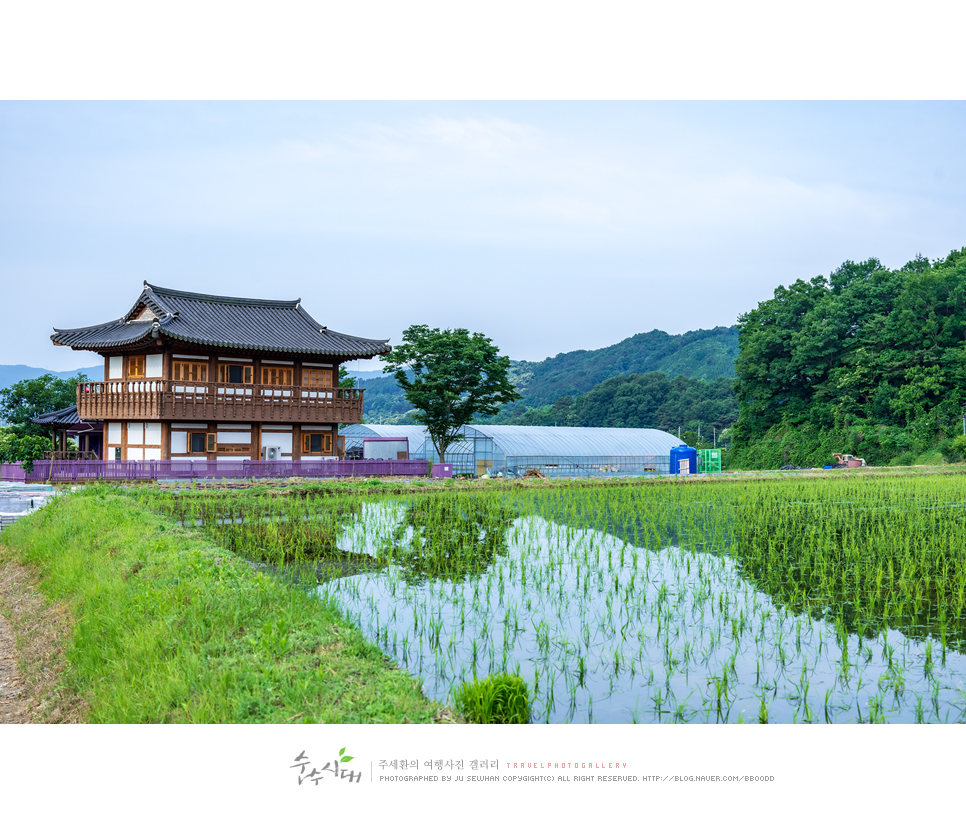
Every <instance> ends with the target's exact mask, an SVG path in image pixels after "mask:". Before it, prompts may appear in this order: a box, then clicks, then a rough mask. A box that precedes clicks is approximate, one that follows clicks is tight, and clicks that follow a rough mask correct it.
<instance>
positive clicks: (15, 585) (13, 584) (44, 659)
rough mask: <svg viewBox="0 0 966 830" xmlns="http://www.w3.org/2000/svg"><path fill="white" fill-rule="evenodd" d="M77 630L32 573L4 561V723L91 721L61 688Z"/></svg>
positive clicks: (0, 639)
mask: <svg viewBox="0 0 966 830" xmlns="http://www.w3.org/2000/svg"><path fill="white" fill-rule="evenodd" d="M0 553H2V549H0ZM72 628H73V625H72V621H71V619H70V615H69V613H68V612H67V610H66V609H65V608H64V607H61V606H47V604H46V603H45V602H44V598H43V596H42V595H41V594H40V592H39V591H38V590H37V589H36V585H35V583H34V581H33V579H32V578H31V575H30V572H29V571H28V570H27V569H26V568H23V567H21V566H20V565H16V564H14V563H12V562H9V561H3V560H2V558H0V724H3V723H81V722H83V721H84V720H85V717H84V713H85V706H84V702H83V701H81V700H79V699H76V698H72V697H70V696H69V695H68V694H67V693H66V691H65V690H64V689H63V688H62V686H61V683H60V675H61V673H62V672H63V670H64V665H65V661H64V649H65V647H66V645H67V643H68V642H69V640H70V634H71V630H72ZM18 635H19V638H18ZM18 639H19V644H18V642H17V641H18Z"/></svg>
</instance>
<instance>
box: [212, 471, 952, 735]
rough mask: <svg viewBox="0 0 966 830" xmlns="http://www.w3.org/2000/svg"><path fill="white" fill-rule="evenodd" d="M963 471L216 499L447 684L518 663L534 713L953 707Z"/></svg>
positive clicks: (589, 715) (251, 538)
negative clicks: (304, 561) (227, 502)
mask: <svg viewBox="0 0 966 830" xmlns="http://www.w3.org/2000/svg"><path fill="white" fill-rule="evenodd" d="M964 489H966V488H964V486H963V484H962V483H961V482H960V480H959V478H958V477H955V478H953V477H943V478H940V477H935V478H926V477H922V478H908V477H906V478H903V479H883V480H868V479H865V480H862V479H846V478H844V477H843V478H842V479H839V480H831V481H830V480H798V481H793V482H792V481H778V482H720V483H709V484H697V483H688V484H685V485H682V484H675V483H661V482H648V483H643V484H641V485H639V486H624V487H600V488H587V487H583V488H578V487H567V486H556V487H553V488H546V489H543V490H541V491H539V493H533V492H527V491H517V490H510V489H501V488H498V487H494V488H488V489H487V490H486V491H483V492H478V493H471V492H458V493H438V492H437V493H435V494H425V495H423V494H419V495H413V496H411V497H409V496H407V497H405V498H398V497H396V498H392V499H365V500H364V499H358V500H356V501H351V500H348V501H344V502H338V504H336V503H335V502H332V501H330V502H329V503H328V504H326V502H325V501H319V502H311V501H301V502H297V503H294V502H293V503H290V504H289V506H288V508H286V507H285V506H283V505H282V504H279V502H281V501H283V500H281V499H275V500H274V501H273V502H271V503H268V502H266V503H263V504H259V505H256V506H254V507H253V508H252V512H251V513H250V514H249V515H250V516H251V517H252V518H251V519H250V520H249V521H247V522H246V521H244V519H243V511H240V507H239V505H237V504H235V505H232V507H231V511H232V513H231V516H230V518H229V514H228V513H227V512H225V511H224V510H222V512H220V513H219V509H218V508H214V509H213V512H212V513H211V515H212V516H219V518H217V519H215V521H216V522H222V524H217V528H218V529H217V530H216V531H215V532H216V533H220V534H222V540H223V541H228V542H229V543H231V544H232V545H233V546H234V547H235V548H236V549H239V550H241V549H243V548H244V547H245V546H244V545H240V544H239V543H240V542H241V541H242V538H243V535H244V538H245V539H246V540H247V541H246V544H247V546H248V547H247V548H246V549H248V550H249V551H252V550H256V549H259V548H260V549H261V551H262V553H263V554H265V553H267V552H269V551H270V550H277V551H278V552H279V553H280V554H281V558H282V560H283V561H292V559H293V558H294V559H295V560H299V556H295V557H292V556H290V555H289V556H287V555H285V551H286V550H294V549H298V550H299V551H301V554H300V556H302V557H305V556H308V557H309V558H310V559H312V558H313V557H314V560H316V561H317V562H318V563H320V572H324V573H326V574H329V575H330V576H327V577H326V578H323V579H321V580H320V583H319V586H318V591H319V593H320V595H322V596H324V597H327V598H331V599H334V600H335V601H336V602H338V603H339V605H340V606H341V607H342V608H343V609H344V610H345V613H346V614H347V616H348V617H349V618H350V619H351V620H352V621H353V622H355V623H356V624H357V625H358V626H359V627H360V628H361V629H362V630H363V631H364V632H365V633H366V635H367V636H368V637H369V638H370V639H371V640H372V641H374V642H376V643H377V644H378V645H379V646H380V647H381V648H382V649H383V651H384V652H385V653H386V654H387V655H388V656H389V657H390V658H392V659H393V660H394V661H395V662H397V663H398V664H399V665H400V666H402V667H404V668H405V669H407V670H408V671H410V672H411V673H412V674H413V675H414V676H416V677H418V678H419V679H420V681H421V683H422V685H423V689H424V691H425V693H426V694H427V695H429V696H431V697H434V698H436V699H438V700H440V701H448V700H451V698H452V691H453V689H454V687H456V686H458V685H459V684H460V683H462V682H463V681H465V680H469V679H472V678H473V677H474V676H475V677H479V678H482V677H485V676H486V675H489V674H494V673H498V672H509V673H512V674H518V675H519V676H521V677H522V678H523V679H524V680H525V681H526V683H527V686H528V688H529V690H530V693H531V698H532V700H533V709H532V717H533V720H534V721H535V722H549V723H570V722H578V723H587V722H596V723H656V722H682V723H715V722H751V723H758V722H768V723H795V722H822V723H824V722H830V723H856V722H896V723H898V722H904V723H913V722H961V721H963V720H964V719H966V656H964V643H966V638H964V632H966V625H964V621H966V620H964V604H966V562H964V558H966V557H964V552H966V545H964V544H963V543H964V542H966V508H964V507H963V504H964V503H966V493H964V492H963V490H964ZM296 504H297V507H296ZM236 513H237V514H238V515H237V516H236V515H235V514H236ZM206 515H207V514H206ZM256 516H257V518H258V521H255V520H254V517H256ZM273 516H274V517H276V518H278V519H279V520H278V521H276V520H275V518H273ZM296 536H298V538H299V540H300V541H295V537H296ZM267 539H271V540H273V541H271V543H268V542H266V540H267ZM259 540H260V541H259ZM340 562H341V563H342V565H341V567H335V565H336V564H337V563H340ZM324 563H328V564H329V566H330V567H328V569H325V568H322V567H321V565H322V564H324ZM353 563H355V564H353ZM343 574H346V575H343Z"/></svg>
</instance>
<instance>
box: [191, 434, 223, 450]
mask: <svg viewBox="0 0 966 830" xmlns="http://www.w3.org/2000/svg"><path fill="white" fill-rule="evenodd" d="M217 438H218V436H217V435H216V434H215V433H214V432H189V433H188V452H217V450H218V441H217Z"/></svg>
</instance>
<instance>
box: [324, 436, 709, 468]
mask: <svg viewBox="0 0 966 830" xmlns="http://www.w3.org/2000/svg"><path fill="white" fill-rule="evenodd" d="M341 434H342V435H343V436H344V437H345V447H346V455H347V457H348V456H349V454H350V453H354V454H356V455H358V456H359V457H361V454H360V453H359V450H360V449H361V448H362V447H363V442H365V441H366V439H370V440H374V439H382V440H385V439H389V438H406V439H407V440H408V446H409V457H410V458H414V459H427V460H434V461H438V460H439V459H438V457H437V455H436V452H435V449H434V448H433V443H432V441H431V440H430V438H429V435H428V433H427V432H426V429H425V427H422V426H412V425H407V426H400V425H392V424H388V425H387V424H353V425H351V426H348V427H345V428H344V429H342V430H341ZM680 445H681V440H680V439H679V438H678V437H676V436H674V435H671V434H670V433H668V432H664V431H662V430H659V429H620V428H616V427H544V426H505V425H492V426H491V425H488V424H474V425H473V426H467V427H464V428H463V431H462V438H461V439H460V440H459V441H458V442H457V443H455V444H452V445H450V447H449V449H448V450H447V452H446V462H447V463H451V464H452V465H453V467H454V470H455V472H457V473H462V474H471V475H485V474H489V475H494V476H495V475H503V476H505V477H510V478H516V477H519V476H523V475H527V474H531V475H532V474H533V473H532V472H531V471H536V472H537V473H539V474H541V475H543V476H547V477H550V478H558V477H563V478H585V477H588V476H606V477H614V476H641V475H660V474H664V475H667V474H668V473H669V472H670V459H671V449H672V448H675V447H679V446H680ZM692 452H693V451H692ZM675 472H677V470H675ZM690 472H696V467H692V469H691V470H690Z"/></svg>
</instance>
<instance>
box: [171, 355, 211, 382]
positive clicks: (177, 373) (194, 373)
mask: <svg viewBox="0 0 966 830" xmlns="http://www.w3.org/2000/svg"><path fill="white" fill-rule="evenodd" d="M172 372H173V375H174V379H175V380H190V381H193V382H194V383H204V382H205V381H206V380H208V364H207V363H193V362H189V361H187V360H176V361H174V364H173V366H172Z"/></svg>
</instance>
